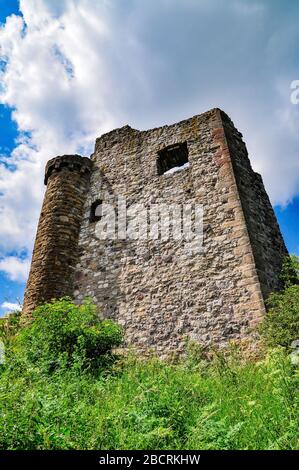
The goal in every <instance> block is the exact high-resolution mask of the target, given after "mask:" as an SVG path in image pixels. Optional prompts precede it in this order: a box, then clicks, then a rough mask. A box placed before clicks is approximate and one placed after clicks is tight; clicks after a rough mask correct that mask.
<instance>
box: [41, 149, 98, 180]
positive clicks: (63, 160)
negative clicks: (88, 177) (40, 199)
mask: <svg viewBox="0 0 299 470" xmlns="http://www.w3.org/2000/svg"><path fill="white" fill-rule="evenodd" d="M91 167H92V161H91V160H90V158H87V157H81V155H77V154H75V155H61V156H58V157H55V158H52V159H51V160H49V161H48V163H47V165H46V169H45V179H44V183H45V185H47V182H48V179H49V177H50V176H51V175H52V173H53V172H55V171H60V170H61V169H62V168H68V169H69V170H70V171H74V170H77V171H80V173H90V171H91Z"/></svg>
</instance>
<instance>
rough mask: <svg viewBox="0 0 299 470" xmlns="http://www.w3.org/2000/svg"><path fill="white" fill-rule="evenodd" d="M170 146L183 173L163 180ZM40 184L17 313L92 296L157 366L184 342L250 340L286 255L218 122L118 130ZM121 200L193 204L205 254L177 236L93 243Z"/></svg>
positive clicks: (236, 143) (256, 184)
mask: <svg viewBox="0 0 299 470" xmlns="http://www.w3.org/2000/svg"><path fill="white" fill-rule="evenodd" d="M178 144H182V146H181V147H179V148H181V149H183V150H182V152H183V153H182V154H180V155H178V158H179V159H180V158H181V157H184V152H186V148H187V150H188V159H189V166H188V167H184V168H183V169H181V171H178V172H174V173H165V174H162V173H163V168H164V169H165V168H167V165H165V162H164V163H163V155H164V154H165V149H167V148H171V149H172V151H173V149H176V148H178ZM169 146H170V147H169ZM163 165H164V167H163ZM89 173H90V174H89ZM46 183H47V184H48V187H47V192H46V196H45V200H44V204H43V208H42V213H41V217H40V221H39V226H38V232H37V238H36V243H35V248H34V254H33V260H32V266H31V272H30V276H29V281H28V285H27V289H26V294H25V303H24V313H25V314H27V313H30V311H32V309H33V308H34V307H35V306H36V305H39V304H40V303H42V302H43V301H45V300H49V299H51V298H54V297H55V298H59V297H61V296H63V295H72V296H73V297H74V299H75V300H76V302H78V303H80V302H82V301H83V300H84V298H86V297H91V298H92V300H93V301H94V302H95V303H96V304H97V305H98V307H99V312H100V315H101V316H102V317H105V318H113V319H115V320H116V321H118V322H119V323H120V324H122V325H123V326H124V330H125V338H126V344H127V345H132V346H134V347H135V349H137V351H139V352H141V353H144V352H146V351H149V350H154V351H156V352H157V353H158V354H159V355H160V356H165V355H167V354H169V353H171V352H176V353H177V352H181V351H183V350H184V348H185V345H186V341H187V340H188V339H191V340H194V341H197V342H200V343H201V344H203V345H210V344H212V343H216V344H218V345H225V344H227V343H228V342H229V341H230V340H242V339H244V338H248V336H250V335H252V331H253V327H254V326H255V325H256V323H257V322H258V321H260V319H261V317H262V315H264V313H265V304H264V300H265V298H266V297H267V295H268V294H269V292H270V291H271V290H273V289H275V288H277V287H279V280H278V274H279V270H280V267H281V262H282V259H283V257H284V256H285V255H286V254H287V251H286V248H285V245H284V242H283V239H282V237H281V234H280V231H279V227H278V225H277V222H276V219H275V215H274V212H273V210H272V207H271V204H270V202H269V199H268V197H267V194H266V192H265V189H264V186H263V183H262V180H261V177H260V176H259V175H257V174H256V173H254V172H253V170H252V168H251V166H250V162H249V159H248V155H247V151H246V146H245V144H244V142H243V141H242V135H241V134H240V133H239V132H238V131H237V130H236V129H235V127H234V125H233V123H232V122H231V121H230V119H229V118H228V117H227V116H226V114H225V113H223V112H222V111H220V110H219V109H213V110H211V111H208V112H206V113H204V114H202V115H199V116H195V117H193V118H191V119H187V120H185V121H182V122H179V123H176V124H173V125H170V126H163V127H160V128H156V129H151V130H148V131H138V130H135V129H131V128H130V127H129V126H125V127H123V128H120V129H115V130H114V131H112V132H109V133H107V134H104V135H102V136H101V137H100V138H99V139H97V141H96V145H95V152H94V154H93V155H92V157H91V160H89V159H86V158H85V159H83V158H81V157H79V156H73V157H72V156H64V157H58V158H57V159H53V160H51V161H50V162H49V164H48V166H47V168H46ZM120 196H121V197H123V198H125V199H126V203H127V206H128V207H129V208H132V207H133V205H134V204H136V203H139V204H143V205H144V206H145V207H147V208H150V207H152V205H153V204H165V205H166V206H170V205H171V204H187V203H189V204H193V205H198V204H201V205H202V206H203V208H204V227H203V228H204V249H203V251H200V252H193V253H192V252H190V243H189V242H188V241H186V240H184V239H182V240H175V239H173V237H170V238H169V239H162V238H159V239H152V238H150V237H147V238H144V239H136V240H134V239H128V238H125V239H108V240H99V238H98V236H97V228H98V224H97V221H96V217H94V214H92V208H93V207H94V205H95V204H96V203H97V202H98V201H104V202H109V203H111V204H113V206H114V207H117V204H118V198H119V197H120Z"/></svg>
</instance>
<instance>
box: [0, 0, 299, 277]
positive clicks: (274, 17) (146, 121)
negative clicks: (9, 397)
mask: <svg viewBox="0 0 299 470" xmlns="http://www.w3.org/2000/svg"><path fill="white" fill-rule="evenodd" d="M20 9H21V11H22V14H23V17H20V16H11V17H10V18H8V20H7V22H6V25H5V26H4V27H3V28H2V29H1V30H0V47H1V54H2V56H5V57H6V60H7V67H6V70H5V71H4V73H2V77H1V78H2V83H3V85H2V92H1V94H0V98H1V99H2V102H3V103H6V104H7V105H9V106H11V107H12V108H13V109H14V110H15V111H14V113H13V116H14V119H15V120H16V122H17V125H18V128H19V131H20V137H19V143H18V145H17V147H16V149H15V150H14V152H13V153H12V155H11V156H10V158H9V160H8V161H9V162H10V163H11V164H13V165H15V166H16V170H15V171H11V170H10V169H9V168H7V167H6V166H4V165H2V166H0V195H1V194H2V196H1V197H0V217H1V226H0V255H1V256H2V257H4V256H5V254H6V253H8V252H12V251H14V252H17V253H18V252H22V251H23V250H24V249H25V250H29V251H30V250H31V249H32V246H33V239H34V235H35V227H36V222H37V218H38V214H39V211H40V204H41V200H42V196H43V191H44V188H43V170H44V166H45V163H46V161H47V160H48V159H49V158H52V157H54V156H56V155H59V154H63V153H75V152H77V153H81V154H84V155H88V154H90V153H91V151H92V150H93V145H94V140H95V138H96V137H97V136H98V135H100V134H101V133H102V132H105V131H107V130H109V129H112V128H113V127H118V126H121V125H124V124H126V123H129V124H131V125H132V126H134V127H137V128H146V127H154V126H157V125H161V124H163V123H165V122H175V121H177V120H179V119H183V118H186V117H189V116H191V115H193V114H197V113H200V112H203V111H205V110H207V109H209V108H211V107H214V106H218V107H221V108H223V109H224V110H225V111H226V112H228V114H230V115H231V117H232V119H233V120H234V121H235V123H236V125H237V126H238V127H239V128H240V130H241V131H243V133H244V137H245V140H246V141H247V143H248V148H249V150H250V153H251V160H252V162H253V164H254V167H255V168H256V169H257V170H258V171H261V172H262V174H263V177H264V180H265V183H266V186H267V189H268V191H269V193H270V195H271V198H272V201H273V202H276V203H282V204H283V203H286V202H287V201H288V200H290V199H291V198H292V197H293V196H294V195H295V194H296V193H298V192H299V178H298V175H299V159H298V155H297V148H298V143H299V142H298V140H299V137H298V133H297V132H294V129H296V128H298V120H299V118H298V110H297V109H296V110H295V109H294V105H291V103H290V97H289V94H290V90H289V86H290V82H291V81H292V80H294V79H296V78H299V77H297V76H296V75H295V70H296V69H295V67H294V64H293V63H292V61H293V62H295V56H294V57H293V56H291V55H290V51H291V50H292V49H291V46H292V44H293V45H294V44H295V43H296V39H297V38H298V32H297V31H298V29H297V27H296V14H295V13H296V12H294V11H292V8H289V9H283V8H282V9H281V10H279V7H278V3H277V4H276V3H275V4H273V6H271V8H269V5H268V2H266V1H260V2H252V4H250V6H249V2H244V0H234V1H233V2H227V1H225V0H209V1H207V0H204V1H203V0H202V1H201V2H198V1H195V0H186V1H184V2H180V1H178V0H173V1H170V0H151V2H140V1H138V0H128V1H126V2H121V1H119V2H118V1H116V2H110V1H108V0H21V2H20ZM292 25H293V27H292ZM282 42H283V44H282ZM297 44H299V41H298V42H297ZM284 45H285V46H286V48H285V47H284ZM278 46H279V47H278ZM290 57H291V59H290ZM294 75H295V76H294ZM278 83H279V86H278V85H277V84H278ZM12 260H13V261H12ZM7 263H11V264H7ZM26 263H27V264H26ZM26 263H25V262H24V261H20V260H19V259H18V257H8V258H7V257H6V258H5V260H2V261H1V262H0V269H5V271H6V272H7V273H8V274H9V275H10V277H11V279H13V278H15V279H21V278H23V279H24V277H25V272H26V269H27V268H28V260H27V261H26ZM13 264H14V266H15V267H18V269H19V270H18V269H17V270H16V271H15V270H14V269H13V268H12V265H13ZM25 264H26V266H27V268H26V269H25ZM1 265H2V268H1ZM3 266H4V268H3ZM22 273H23V274H22Z"/></svg>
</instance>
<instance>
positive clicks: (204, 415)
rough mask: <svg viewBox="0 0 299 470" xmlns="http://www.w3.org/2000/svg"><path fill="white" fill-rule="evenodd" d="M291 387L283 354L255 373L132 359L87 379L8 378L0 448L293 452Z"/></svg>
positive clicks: (227, 366) (294, 390)
mask: <svg viewBox="0 0 299 470" xmlns="http://www.w3.org/2000/svg"><path fill="white" fill-rule="evenodd" d="M298 386H299V376H298V373H297V372H296V370H295V369H294V367H293V366H292V364H291V362H290V360H289V358H288V356H287V355H286V354H285V353H284V351H283V350H280V349H278V350H274V351H272V352H270V353H269V354H268V356H267V357H266V358H265V359H263V360H262V361H260V362H256V363H253V362H248V363H246V362H244V361H241V362H240V361H238V360H236V359H235V358H231V359H224V358H223V357H221V356H215V357H214V359H213V360H212V361H211V362H209V363H207V362H206V361H203V360H196V359H194V358H192V357H191V358H190V357H189V358H187V359H185V360H183V361H181V362H180V363H178V364H167V363H165V362H161V361H159V360H158V359H157V358H152V359H148V360H146V361H145V360H143V361H142V360H140V359H137V358H136V357H134V356H132V357H129V358H127V359H122V360H118V361H116V362H115V363H114V364H113V365H110V368H109V369H107V370H106V371H103V370H99V371H98V372H93V373H90V372H88V370H80V368H76V366H75V365H73V366H72V367H71V368H70V367H62V368H60V369H57V370H56V371H55V372H53V373H52V374H51V375H50V376H49V375H48V374H46V373H45V372H43V370H41V369H39V368H38V366H32V367H29V368H27V369H25V370H23V371H20V370H16V368H6V369H5V370H3V371H2V374H1V377H0V430H1V435H0V448H2V449H298V448H299V442H298V424H299V420H298V416H299V415H298V411H299V409H298V408H299V397H298Z"/></svg>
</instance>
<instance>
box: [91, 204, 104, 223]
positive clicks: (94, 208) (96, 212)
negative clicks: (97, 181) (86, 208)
mask: <svg viewBox="0 0 299 470" xmlns="http://www.w3.org/2000/svg"><path fill="white" fill-rule="evenodd" d="M102 203H103V201H101V200H100V199H98V200H97V201H94V202H93V203H92V204H91V208H90V216H89V221H90V222H98V221H99V220H101V217H102Z"/></svg>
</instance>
